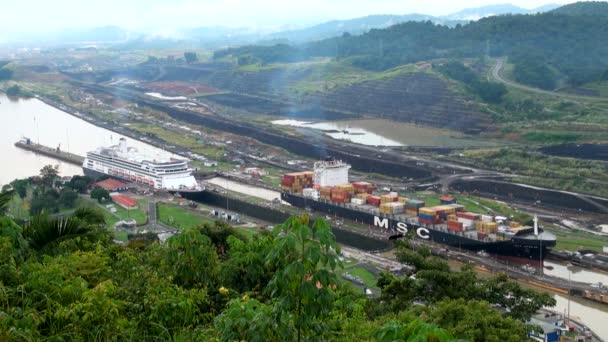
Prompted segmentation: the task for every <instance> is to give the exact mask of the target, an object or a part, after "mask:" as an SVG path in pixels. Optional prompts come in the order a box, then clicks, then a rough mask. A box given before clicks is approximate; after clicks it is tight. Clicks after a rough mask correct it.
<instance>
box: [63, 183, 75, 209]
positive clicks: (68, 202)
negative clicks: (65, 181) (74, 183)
mask: <svg viewBox="0 0 608 342" xmlns="http://www.w3.org/2000/svg"><path fill="white" fill-rule="evenodd" d="M76 199H78V193H77V192H76V191H74V190H70V189H68V188H64V189H62V190H61V193H59V203H60V204H61V205H62V206H63V207H64V208H72V207H73V206H74V203H75V202H76Z"/></svg>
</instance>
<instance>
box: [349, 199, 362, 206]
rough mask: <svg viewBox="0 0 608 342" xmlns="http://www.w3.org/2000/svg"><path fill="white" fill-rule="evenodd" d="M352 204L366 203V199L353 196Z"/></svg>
mask: <svg viewBox="0 0 608 342" xmlns="http://www.w3.org/2000/svg"><path fill="white" fill-rule="evenodd" d="M350 201H351V203H352V204H356V205H364V204H365V200H364V199H362V198H356V197H355V198H353V199H352V200H350Z"/></svg>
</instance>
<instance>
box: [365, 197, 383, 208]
mask: <svg viewBox="0 0 608 342" xmlns="http://www.w3.org/2000/svg"><path fill="white" fill-rule="evenodd" d="M380 202H381V199H380V197H378V196H369V197H367V204H369V205H373V206H375V207H379V206H380V204H381V203H380Z"/></svg>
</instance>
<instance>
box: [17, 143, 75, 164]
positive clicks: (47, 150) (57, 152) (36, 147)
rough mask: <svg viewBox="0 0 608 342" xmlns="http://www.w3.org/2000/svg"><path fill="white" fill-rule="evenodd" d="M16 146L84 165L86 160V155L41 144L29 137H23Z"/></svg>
mask: <svg viewBox="0 0 608 342" xmlns="http://www.w3.org/2000/svg"><path fill="white" fill-rule="evenodd" d="M15 146H17V147H19V148H22V149H24V150H28V151H32V152H35V153H39V154H42V155H44V156H47V157H51V158H55V159H58V160H61V161H64V162H66V163H70V164H74V165H78V166H82V163H83V162H84V157H83V156H79V155H77V154H74V153H70V152H66V151H62V150H61V149H60V148H59V147H57V148H52V147H48V146H44V145H40V144H36V143H35V142H33V141H31V140H30V139H29V138H23V139H21V140H19V141H17V142H16V143H15Z"/></svg>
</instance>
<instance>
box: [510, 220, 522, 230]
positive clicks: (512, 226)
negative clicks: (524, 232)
mask: <svg viewBox="0 0 608 342" xmlns="http://www.w3.org/2000/svg"><path fill="white" fill-rule="evenodd" d="M509 227H511V228H517V227H520V224H519V222H515V221H511V222H509Z"/></svg>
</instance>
